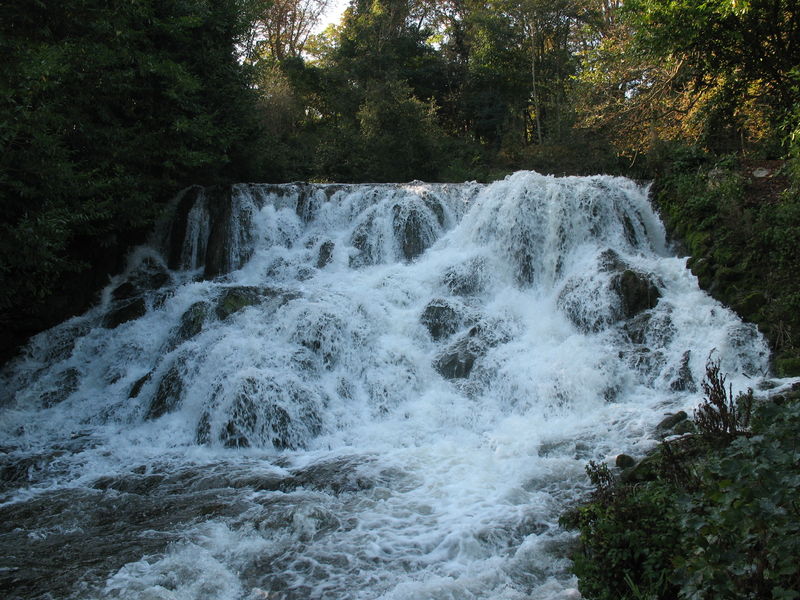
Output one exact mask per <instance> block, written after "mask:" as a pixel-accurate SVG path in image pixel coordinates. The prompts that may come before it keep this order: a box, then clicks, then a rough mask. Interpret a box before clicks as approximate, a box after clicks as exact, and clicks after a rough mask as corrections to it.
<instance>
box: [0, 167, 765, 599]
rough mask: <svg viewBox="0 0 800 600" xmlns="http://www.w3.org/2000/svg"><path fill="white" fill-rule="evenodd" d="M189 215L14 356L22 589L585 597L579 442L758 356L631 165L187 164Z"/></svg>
mask: <svg viewBox="0 0 800 600" xmlns="http://www.w3.org/2000/svg"><path fill="white" fill-rule="evenodd" d="M170 218H171V220H170V221H168V222H165V223H164V224H163V226H162V227H160V228H158V229H157V230H156V231H155V232H154V234H153V236H152V239H151V242H150V243H149V244H148V245H146V246H143V247H140V248H137V249H136V250H135V251H134V252H132V253H131V255H130V257H129V261H128V267H127V269H126V271H125V272H124V273H122V274H120V275H118V276H116V277H114V278H113V279H112V280H111V281H110V283H109V285H108V286H107V288H106V289H105V290H104V292H103V295H102V298H101V300H100V302H99V303H98V305H97V306H96V307H95V308H93V309H92V310H90V311H88V312H87V313H86V314H84V315H81V316H78V317H75V318H73V319H70V320H69V321H66V322H64V323H62V324H61V325H58V326H57V327H55V328H53V329H51V330H49V331H46V332H44V333H42V334H40V335H38V336H36V337H35V338H34V339H32V340H31V342H30V343H29V345H28V346H27V347H26V349H25V351H24V352H23V354H22V355H21V356H20V357H18V358H17V359H16V360H15V361H13V362H12V363H11V364H9V365H7V366H6V367H5V369H4V370H3V372H2V374H0V385H2V392H0V394H2V395H1V396H0V411H2V412H0V415H2V417H1V418H0V435H1V436H2V437H1V438H0V452H2V454H0V469H2V471H1V472H0V473H1V474H2V479H1V480H0V517H2V520H3V522H5V523H6V526H5V527H4V528H3V529H2V530H0V531H2V533H1V534H0V548H2V554H3V555H4V556H6V557H9V558H7V559H6V561H5V563H6V564H5V565H4V566H2V567H1V568H0V588H3V589H7V590H11V596H10V597H12V598H13V597H19V598H26V599H29V598H47V597H53V598H75V599H78V598H80V599H86V598H97V599H100V598H120V599H127V598H130V599H139V598H159V599H160V598H170V599H184V598H185V599H190V598H191V599H197V598H207V599H226V600H227V599H231V600H233V599H249V600H252V599H257V598H274V599H277V600H301V599H302V600H306V599H337V600H338V599H377V598H381V599H386V600H389V599H392V600H401V599H402V600H414V599H420V600H421V599H453V600H464V599H471V598H474V599H479V598H480V599H491V600H522V599H526V598H537V599H544V600H556V599H558V598H568V597H574V594H575V592H574V590H573V588H574V587H575V586H576V582H575V581H574V579H573V578H572V576H571V575H570V574H569V560H568V557H567V553H568V548H569V547H570V544H571V543H572V542H573V534H571V533H569V532H565V531H564V530H562V529H561V528H560V527H559V525H558V516H559V514H560V513H561V512H562V511H563V510H564V509H565V508H567V507H568V506H570V503H571V502H574V501H575V500H576V499H577V498H578V497H579V496H580V494H581V493H582V492H584V491H585V489H586V486H587V483H586V481H585V476H584V466H585V464H586V462H587V461H588V460H590V459H593V460H597V461H611V460H613V457H614V456H615V455H616V454H618V453H621V452H625V453H629V454H633V455H641V454H643V453H644V452H646V451H647V450H648V449H649V448H650V447H652V446H653V445H654V444H655V442H656V436H655V434H654V432H653V426H654V425H655V424H656V423H657V422H658V421H660V420H661V419H662V418H663V416H664V415H665V414H666V413H669V412H674V411H677V410H681V409H684V410H688V411H691V409H692V408H693V407H694V406H696V405H697V404H698V402H699V400H700V397H701V395H700V393H699V392H698V388H699V384H700V381H701V380H702V377H703V374H704V371H705V364H706V362H707V360H708V359H709V358H710V357H713V358H714V359H715V360H719V361H720V364H721V368H722V371H723V372H724V373H726V374H728V376H729V378H730V381H731V382H732V384H733V386H734V389H743V388H745V387H747V386H748V385H750V386H752V385H753V384H752V379H755V378H759V377H763V376H765V375H766V372H767V368H768V367H767V361H768V351H767V348H766V345H765V343H764V340H763V339H762V338H761V336H760V334H759V333H758V332H757V330H756V328H755V327H754V326H752V325H748V324H744V323H742V322H741V321H740V320H739V319H738V318H737V317H736V316H735V315H734V314H733V313H732V312H731V311H730V310H728V309H727V308H725V307H723V306H722V305H720V304H719V303H717V302H716V301H714V300H713V299H711V298H710V297H709V296H708V295H707V294H705V293H704V292H702V291H701V290H700V289H699V288H698V286H697V282H696V280H695V278H694V277H693V276H692V274H691V272H690V271H688V270H687V268H686V265H685V259H682V258H678V257H676V256H675V255H674V253H672V252H671V251H670V248H669V246H668V244H667V242H666V240H665V233H664V228H663V226H662V224H661V222H660V220H659V219H658V216H657V215H656V214H655V213H654V211H653V209H652V208H651V206H650V204H649V201H648V198H647V190H646V188H644V187H642V186H640V185H638V184H636V183H634V182H632V181H629V180H627V179H622V178H612V177H606V176H597V177H586V178H577V177H569V178H554V177H547V176H542V175H538V174H536V173H530V172H520V173H516V174H514V175H512V176H509V177H508V178H506V179H505V180H503V181H500V182H496V183H493V184H490V185H481V184H477V183H465V184H426V183H422V182H412V183H409V184H380V185H366V184H365V185H338V184H336V185H333V184H330V185H324V184H319V185H317V184H300V183H297V184H287V185H257V184H240V185H235V186H231V187H227V188H199V187H195V188H191V189H189V190H186V191H185V192H184V193H183V194H182V195H181V196H180V197H179V198H177V199H176V201H175V204H174V206H173V211H172V213H171V217H170ZM746 378H751V379H746ZM14 594H16V596H15V595H14ZM48 594H50V596H48Z"/></svg>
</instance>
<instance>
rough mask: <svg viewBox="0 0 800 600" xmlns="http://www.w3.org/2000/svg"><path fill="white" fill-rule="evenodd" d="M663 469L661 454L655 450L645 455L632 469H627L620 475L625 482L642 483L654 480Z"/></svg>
mask: <svg viewBox="0 0 800 600" xmlns="http://www.w3.org/2000/svg"><path fill="white" fill-rule="evenodd" d="M660 470H661V455H660V453H658V452H653V453H652V454H649V455H647V456H645V457H644V458H643V459H642V460H640V461H639V462H638V463H636V464H635V465H634V466H633V467H631V468H630V469H625V470H624V471H623V472H622V475H621V476H620V481H622V482H623V483H641V482H644V481H654V480H655V479H656V478H657V477H658V473H659V472H660Z"/></svg>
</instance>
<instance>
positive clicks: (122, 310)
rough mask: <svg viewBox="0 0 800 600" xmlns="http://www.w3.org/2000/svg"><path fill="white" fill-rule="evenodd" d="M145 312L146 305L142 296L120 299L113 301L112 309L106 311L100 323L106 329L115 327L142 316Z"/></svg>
mask: <svg viewBox="0 0 800 600" xmlns="http://www.w3.org/2000/svg"><path fill="white" fill-rule="evenodd" d="M146 312H147V305H146V304H145V302H144V298H135V299H133V300H128V301H121V302H119V303H115V305H114V308H113V310H111V311H109V312H108V313H106V316H105V317H103V322H102V325H103V327H105V328H106V329H116V328H117V327H119V326H120V325H122V324H123V323H127V322H128V321H133V320H134V319H138V318H139V317H141V316H143V315H144V314H145V313H146Z"/></svg>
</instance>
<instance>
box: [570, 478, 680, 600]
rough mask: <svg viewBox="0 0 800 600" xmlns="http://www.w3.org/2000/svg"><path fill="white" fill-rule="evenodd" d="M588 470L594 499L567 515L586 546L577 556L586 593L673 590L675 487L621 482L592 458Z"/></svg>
mask: <svg viewBox="0 0 800 600" xmlns="http://www.w3.org/2000/svg"><path fill="white" fill-rule="evenodd" d="M587 472H588V473H589V476H590V478H591V479H592V481H593V483H594V484H595V485H596V486H597V487H596V490H595V492H594V494H593V501H592V502H590V503H588V504H585V505H583V506H581V507H580V508H578V509H577V511H575V512H573V513H572V514H570V515H569V516H568V517H567V518H566V519H562V524H563V525H568V526H571V527H575V528H578V529H579V530H580V532H581V550H580V551H579V552H578V553H577V554H575V555H574V556H573V557H572V559H573V570H574V572H575V574H576V575H577V576H578V579H579V586H580V591H581V594H583V596H585V597H586V598H592V599H593V600H626V599H629V598H630V599H635V598H649V597H654V598H665V597H670V595H674V590H675V588H674V586H673V585H672V584H671V583H670V581H669V575H670V566H671V560H672V557H673V556H675V555H676V553H680V549H681V547H682V538H681V531H680V527H679V522H680V511H679V508H678V503H677V498H676V496H675V494H674V492H673V490H672V489H671V488H670V487H669V485H667V484H665V483H663V482H660V481H653V482H647V483H644V484H639V485H636V486H624V487H623V486H619V485H618V484H616V483H615V482H614V481H613V480H612V479H611V475H610V473H609V471H608V468H607V467H606V466H605V465H602V466H601V467H598V466H597V465H594V464H592V463H590V466H589V467H587ZM634 524H635V526H634Z"/></svg>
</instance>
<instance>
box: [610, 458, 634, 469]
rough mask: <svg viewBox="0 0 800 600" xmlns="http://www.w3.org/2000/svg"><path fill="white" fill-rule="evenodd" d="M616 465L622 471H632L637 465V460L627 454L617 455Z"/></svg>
mask: <svg viewBox="0 0 800 600" xmlns="http://www.w3.org/2000/svg"><path fill="white" fill-rule="evenodd" d="M614 464H616V465H617V467H619V468H620V469H630V468H631V467H633V466H634V465H635V464H636V460H635V459H634V458H633V457H632V456H629V455H627V454H617V458H616V460H615V461H614Z"/></svg>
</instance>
